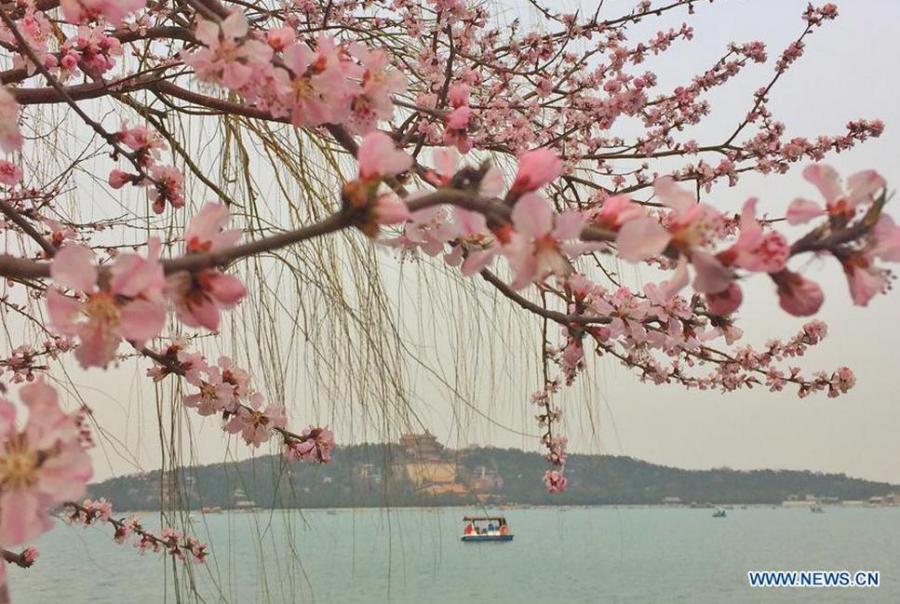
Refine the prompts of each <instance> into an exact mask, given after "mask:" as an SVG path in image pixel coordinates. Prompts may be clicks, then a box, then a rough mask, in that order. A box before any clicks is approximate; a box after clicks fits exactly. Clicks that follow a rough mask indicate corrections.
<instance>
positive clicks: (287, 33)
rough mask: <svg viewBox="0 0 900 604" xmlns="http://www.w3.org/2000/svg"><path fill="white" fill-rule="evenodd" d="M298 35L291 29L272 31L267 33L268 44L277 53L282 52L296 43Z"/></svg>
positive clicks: (282, 28) (284, 28) (283, 28)
mask: <svg viewBox="0 0 900 604" xmlns="http://www.w3.org/2000/svg"><path fill="white" fill-rule="evenodd" d="M296 37H297V35H296V33H295V32H294V30H293V29H292V28H290V27H281V28H279V29H270V30H269V31H267V32H266V44H268V45H269V48H271V49H272V50H274V51H275V52H281V51H282V50H284V49H285V48H287V47H288V46H289V45H290V44H292V43H293V42H294V40H295V39H296Z"/></svg>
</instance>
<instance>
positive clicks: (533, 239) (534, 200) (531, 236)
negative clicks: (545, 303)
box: [503, 193, 584, 289]
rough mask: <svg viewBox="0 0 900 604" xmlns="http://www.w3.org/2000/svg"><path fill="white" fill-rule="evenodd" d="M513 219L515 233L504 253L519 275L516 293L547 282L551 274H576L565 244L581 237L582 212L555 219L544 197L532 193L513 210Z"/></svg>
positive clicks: (525, 196) (515, 285)
mask: <svg viewBox="0 0 900 604" xmlns="http://www.w3.org/2000/svg"><path fill="white" fill-rule="evenodd" d="M511 218H512V226H513V229H514V233H513V235H512V239H511V241H510V243H509V244H508V245H506V246H505V247H504V249H503V253H504V255H505V256H506V258H507V260H508V261H509V263H510V266H511V267H512V268H513V270H514V271H515V279H514V280H513V283H512V287H513V289H522V288H523V287H525V286H526V285H528V284H529V283H531V282H539V281H543V280H544V279H545V278H546V277H547V276H549V275H551V274H552V275H557V276H559V277H564V276H567V275H569V274H571V273H572V272H573V268H572V265H571V263H570V262H569V259H568V258H567V257H566V254H565V252H566V251H568V250H569V246H568V245H567V244H566V243H565V242H566V241H567V240H573V239H578V237H579V236H580V235H581V231H582V228H583V227H584V217H583V216H582V215H581V213H580V212H575V211H567V212H563V213H562V214H557V215H555V216H554V213H553V210H552V208H551V207H550V204H549V203H547V201H546V200H545V199H544V198H543V197H541V196H540V195H538V194H537V193H529V194H526V195H524V196H523V197H522V198H521V199H519V201H518V202H517V203H516V205H515V206H514V207H513V210H512V216H511Z"/></svg>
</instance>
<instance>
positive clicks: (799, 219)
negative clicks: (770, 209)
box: [786, 198, 825, 224]
mask: <svg viewBox="0 0 900 604" xmlns="http://www.w3.org/2000/svg"><path fill="white" fill-rule="evenodd" d="M824 215H825V209H824V208H823V207H822V206H820V205H819V204H817V203H816V202H814V201H809V200H808V199H802V198H798V199H795V200H794V201H792V202H791V204H790V205H789V206H788V210H787V214H786V217H787V221H788V224H805V223H807V222H809V221H810V220H812V219H813V218H816V217H818V216H824Z"/></svg>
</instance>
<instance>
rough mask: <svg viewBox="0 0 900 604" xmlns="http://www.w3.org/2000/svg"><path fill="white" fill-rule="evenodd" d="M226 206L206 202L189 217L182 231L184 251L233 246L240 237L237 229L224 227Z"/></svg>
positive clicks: (219, 248)
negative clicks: (189, 219)
mask: <svg viewBox="0 0 900 604" xmlns="http://www.w3.org/2000/svg"><path fill="white" fill-rule="evenodd" d="M228 220H229V214H228V206H226V205H225V204H222V203H215V202H208V203H206V204H204V205H203V207H202V208H200V210H199V211H198V212H197V213H196V214H195V215H194V217H193V218H191V221H190V222H189V223H188V226H187V228H186V229H185V231H184V242H185V251H186V252H188V253H191V252H217V251H219V250H223V249H227V248H230V247H232V246H234V245H235V244H236V243H237V242H238V240H240V238H241V231H240V230H239V229H226V228H225V227H226V226H227V225H228Z"/></svg>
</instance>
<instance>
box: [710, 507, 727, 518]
mask: <svg viewBox="0 0 900 604" xmlns="http://www.w3.org/2000/svg"><path fill="white" fill-rule="evenodd" d="M726 516H727V514H726V513H725V510H723V509H722V508H719V509H718V510H716V511H715V512H713V518H725V517H726Z"/></svg>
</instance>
